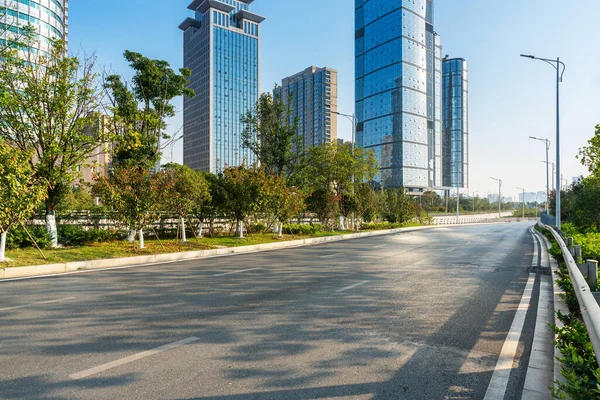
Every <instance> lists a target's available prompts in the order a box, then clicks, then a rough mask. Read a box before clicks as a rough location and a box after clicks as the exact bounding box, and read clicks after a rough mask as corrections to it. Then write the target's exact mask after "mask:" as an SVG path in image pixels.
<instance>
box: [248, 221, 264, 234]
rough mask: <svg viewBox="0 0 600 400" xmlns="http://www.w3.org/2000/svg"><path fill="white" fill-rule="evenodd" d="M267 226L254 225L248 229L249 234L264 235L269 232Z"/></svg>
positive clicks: (261, 224) (259, 223)
mask: <svg viewBox="0 0 600 400" xmlns="http://www.w3.org/2000/svg"><path fill="white" fill-rule="evenodd" d="M267 228H268V227H267V226H266V225H265V224H263V223H262V222H258V223H256V224H252V225H250V226H249V227H248V233H263V232H266V231H267Z"/></svg>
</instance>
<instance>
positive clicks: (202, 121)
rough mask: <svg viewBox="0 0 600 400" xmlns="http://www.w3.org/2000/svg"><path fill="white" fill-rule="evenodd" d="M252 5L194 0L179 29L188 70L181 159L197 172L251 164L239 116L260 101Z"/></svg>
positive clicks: (259, 19)
mask: <svg viewBox="0 0 600 400" xmlns="http://www.w3.org/2000/svg"><path fill="white" fill-rule="evenodd" d="M251 2H252V1H251V0H246V1H237V0H221V1H217V0H195V1H194V2H192V3H191V4H190V6H189V7H188V8H189V9H191V10H194V11H195V17H194V18H188V19H187V20H186V21H184V22H183V23H182V24H181V25H180V29H182V30H183V31H184V66H185V67H186V68H190V69H191V70H192V77H191V79H190V85H189V86H190V88H192V89H194V91H195V92H196V97H194V98H185V99H184V113H183V119H184V127H183V158H184V163H185V164H186V165H189V166H190V167H191V168H194V169H196V170H202V171H206V172H212V173H218V172H220V171H222V170H223V169H224V168H225V167H227V166H238V165H241V164H242V163H244V162H245V163H246V164H253V163H254V162H255V161H256V160H255V157H254V155H253V154H252V153H251V152H250V151H248V150H247V149H244V148H243V147H242V139H241V133H242V130H243V127H242V124H241V123H240V117H241V116H242V115H243V114H245V113H247V112H248V111H249V110H251V109H252V108H253V107H254V105H255V104H256V101H257V100H258V96H259V43H260V23H261V22H262V21H263V20H264V18H263V17H261V16H259V15H256V14H253V13H251V12H249V11H248V4H249V3H251Z"/></svg>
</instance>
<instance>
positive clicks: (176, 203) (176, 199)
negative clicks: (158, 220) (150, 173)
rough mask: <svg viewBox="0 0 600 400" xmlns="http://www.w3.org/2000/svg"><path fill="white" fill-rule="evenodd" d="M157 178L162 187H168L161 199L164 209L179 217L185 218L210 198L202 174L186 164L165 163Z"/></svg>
mask: <svg viewBox="0 0 600 400" xmlns="http://www.w3.org/2000/svg"><path fill="white" fill-rule="evenodd" d="M157 179H159V180H160V181H161V182H160V184H161V185H162V186H163V187H167V188H169V191H168V192H167V193H165V196H164V198H163V199H161V203H162V204H163V206H164V209H165V210H169V211H174V212H176V213H177V216H178V217H179V218H187V217H188V215H189V214H191V213H193V212H194V210H197V209H198V208H199V207H202V204H204V203H208V202H210V200H211V196H210V192H209V187H208V183H207V182H206V180H205V179H204V176H202V175H201V174H198V173H197V172H196V171H194V170H192V169H191V168H190V167H188V166H185V165H179V164H167V165H165V166H164V167H163V170H162V172H161V173H159V176H158V178H157Z"/></svg>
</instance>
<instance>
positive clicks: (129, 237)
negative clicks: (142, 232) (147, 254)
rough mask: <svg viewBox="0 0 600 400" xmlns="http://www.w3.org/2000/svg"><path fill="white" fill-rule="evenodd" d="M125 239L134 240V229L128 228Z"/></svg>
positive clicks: (131, 241) (130, 241)
mask: <svg viewBox="0 0 600 400" xmlns="http://www.w3.org/2000/svg"><path fill="white" fill-rule="evenodd" d="M127 241H128V242H129V243H133V242H135V230H134V229H129V233H127Z"/></svg>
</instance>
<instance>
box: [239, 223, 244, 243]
mask: <svg viewBox="0 0 600 400" xmlns="http://www.w3.org/2000/svg"><path fill="white" fill-rule="evenodd" d="M238 227H239V228H238V229H239V238H240V239H243V238H244V221H240V222H239V224H238Z"/></svg>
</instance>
